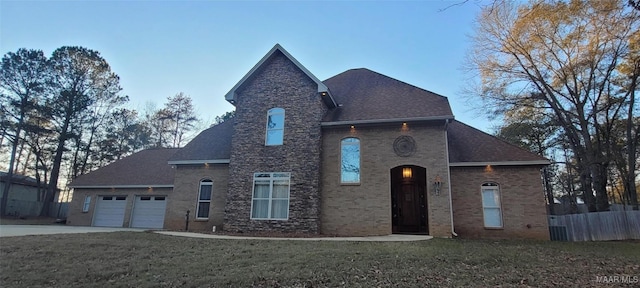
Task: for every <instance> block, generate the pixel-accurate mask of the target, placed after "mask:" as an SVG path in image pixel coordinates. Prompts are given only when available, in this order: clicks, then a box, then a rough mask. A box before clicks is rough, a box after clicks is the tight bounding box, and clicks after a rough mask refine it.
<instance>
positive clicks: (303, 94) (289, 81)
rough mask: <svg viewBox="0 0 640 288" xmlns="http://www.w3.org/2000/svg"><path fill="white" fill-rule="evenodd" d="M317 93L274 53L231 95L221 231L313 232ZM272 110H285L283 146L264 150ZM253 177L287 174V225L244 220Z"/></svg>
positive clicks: (317, 152) (317, 189) (317, 161)
mask: <svg viewBox="0 0 640 288" xmlns="http://www.w3.org/2000/svg"><path fill="white" fill-rule="evenodd" d="M317 89H318V86H317V84H316V83H314V82H313V81H312V80H311V79H310V78H309V77H308V76H306V74H304V73H303V72H302V71H301V70H300V69H299V68H298V67H296V66H295V64H294V63H292V62H291V61H290V60H289V59H287V58H286V56H284V55H283V54H282V53H280V52H279V51H277V52H275V53H274V55H273V56H272V57H271V59H269V60H267V61H266V62H265V63H264V64H263V65H262V67H261V69H260V70H259V71H257V72H255V73H254V75H253V77H252V79H250V80H248V82H246V83H245V85H244V87H243V88H242V89H241V90H238V91H236V93H237V99H236V116H235V124H234V134H233V137H232V147H233V149H232V152H231V163H230V164H229V176H230V178H229V189H228V194H227V199H226V208H225V209H226V210H225V218H224V227H225V230H228V231H235V232H240V231H279V232H304V233H318V232H319V220H320V210H319V208H320V167H321V165H320V146H321V128H320V121H321V119H322V117H323V115H324V114H325V112H326V109H327V108H326V107H325V106H324V104H323V103H322V101H321V99H320V95H319V94H318V90H317ZM275 107H279V108H284V109H285V124H284V145H280V146H265V133H266V131H265V127H266V122H267V111H268V110H269V109H271V108H275ZM256 172H291V186H290V198H289V202H290V203H289V219H288V220H251V219H250V216H251V211H250V210H251V199H252V197H251V196H252V195H251V193H252V191H253V175H254V173H256Z"/></svg>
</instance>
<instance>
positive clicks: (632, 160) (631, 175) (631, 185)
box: [624, 64, 640, 210]
mask: <svg viewBox="0 0 640 288" xmlns="http://www.w3.org/2000/svg"><path fill="white" fill-rule="evenodd" d="M638 66H640V64H636V73H635V76H634V77H633V79H632V80H631V88H632V89H631V90H630V91H631V93H630V96H631V97H630V99H629V111H628V115H627V131H626V132H627V150H629V152H628V153H627V163H629V169H628V170H627V181H625V182H626V183H625V185H624V188H625V192H626V193H627V195H628V196H629V201H630V202H631V203H630V204H631V206H632V207H633V210H638V193H637V192H636V174H635V173H636V151H637V150H638V141H637V140H638V137H639V136H640V135H638V133H639V132H640V131H638V130H639V129H640V127H635V125H634V124H633V108H634V107H635V102H636V99H635V98H636V93H635V87H636V82H637V80H638V74H640V67H638ZM634 128H635V129H634ZM634 132H635V135H634Z"/></svg>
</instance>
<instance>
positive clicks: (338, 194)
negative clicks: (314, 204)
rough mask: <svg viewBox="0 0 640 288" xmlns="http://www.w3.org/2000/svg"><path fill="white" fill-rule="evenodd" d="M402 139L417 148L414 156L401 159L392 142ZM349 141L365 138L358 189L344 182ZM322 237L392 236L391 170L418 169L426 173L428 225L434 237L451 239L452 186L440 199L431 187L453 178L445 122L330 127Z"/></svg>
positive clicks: (324, 145)
mask: <svg viewBox="0 0 640 288" xmlns="http://www.w3.org/2000/svg"><path fill="white" fill-rule="evenodd" d="M401 135H409V136H412V137H413V138H414V140H415V143H416V150H415V153H414V154H413V155H412V156H410V157H400V156H398V155H396V153H395V152H394V148H393V143H394V141H395V140H396V138H397V137H399V136H401ZM346 137H357V138H359V139H360V151H361V166H360V169H361V175H360V177H361V178H360V184H359V185H341V183H340V157H341V156H340V153H341V152H340V151H341V150H340V142H341V140H342V139H343V138H346ZM322 140H323V141H322V151H323V154H322V162H323V167H322V209H321V210H322V233H323V234H335V235H345V236H347V235H348V236H366V235H388V234H391V233H392V222H391V176H390V174H391V172H390V171H391V169H392V168H394V167H397V166H401V165H416V166H421V167H424V168H426V170H427V177H426V178H427V184H426V188H427V193H426V194H427V210H428V211H427V215H428V216H427V218H428V219H427V220H428V226H429V235H433V236H439V237H450V236H451V210H450V209H449V207H450V205H449V195H448V193H447V191H448V183H446V181H445V182H444V183H443V186H442V189H441V193H440V195H439V196H435V195H434V188H433V186H432V185H430V184H429V183H431V182H432V181H433V179H435V177H436V176H437V175H440V176H441V177H442V179H448V163H447V157H446V155H447V153H446V151H445V149H446V145H445V143H446V142H445V141H446V138H445V133H444V122H438V123H432V124H431V125H427V124H412V123H409V124H408V125H407V126H406V127H405V128H402V124H401V123H398V124H393V125H386V126H361V127H359V126H356V127H355V128H354V129H350V128H330V127H328V128H325V129H324V130H323V139H322Z"/></svg>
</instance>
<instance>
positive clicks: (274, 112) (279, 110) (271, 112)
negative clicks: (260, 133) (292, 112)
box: [264, 107, 285, 146]
mask: <svg viewBox="0 0 640 288" xmlns="http://www.w3.org/2000/svg"><path fill="white" fill-rule="evenodd" d="M280 114H282V129H276V128H269V116H272V115H280ZM284 123H285V110H284V108H281V107H274V108H271V109H269V111H267V123H266V124H265V128H266V130H265V135H264V145H265V146H280V145H284ZM276 130H282V139H280V143H279V144H269V131H276Z"/></svg>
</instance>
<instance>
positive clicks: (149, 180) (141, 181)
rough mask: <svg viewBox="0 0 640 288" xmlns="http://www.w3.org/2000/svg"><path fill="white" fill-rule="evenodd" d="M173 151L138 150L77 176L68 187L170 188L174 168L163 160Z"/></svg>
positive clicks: (174, 151)
mask: <svg viewBox="0 0 640 288" xmlns="http://www.w3.org/2000/svg"><path fill="white" fill-rule="evenodd" d="M177 151H178V149H177V148H158V149H147V150H142V151H140V152H137V153H134V154H132V155H129V156H127V157H125V158H122V159H120V160H117V161H115V162H113V163H111V164H109V165H107V166H104V167H102V168H99V169H98V170H95V171H92V172H89V173H87V174H85V175H81V176H79V177H77V178H76V179H74V180H73V181H72V182H71V184H70V185H69V187H71V188H111V187H113V188H115V187H159V186H163V187H171V186H173V177H174V175H175V168H172V167H171V165H169V164H168V163H167V161H169V158H170V157H171V156H173V154H175V153H176V152H177Z"/></svg>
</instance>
